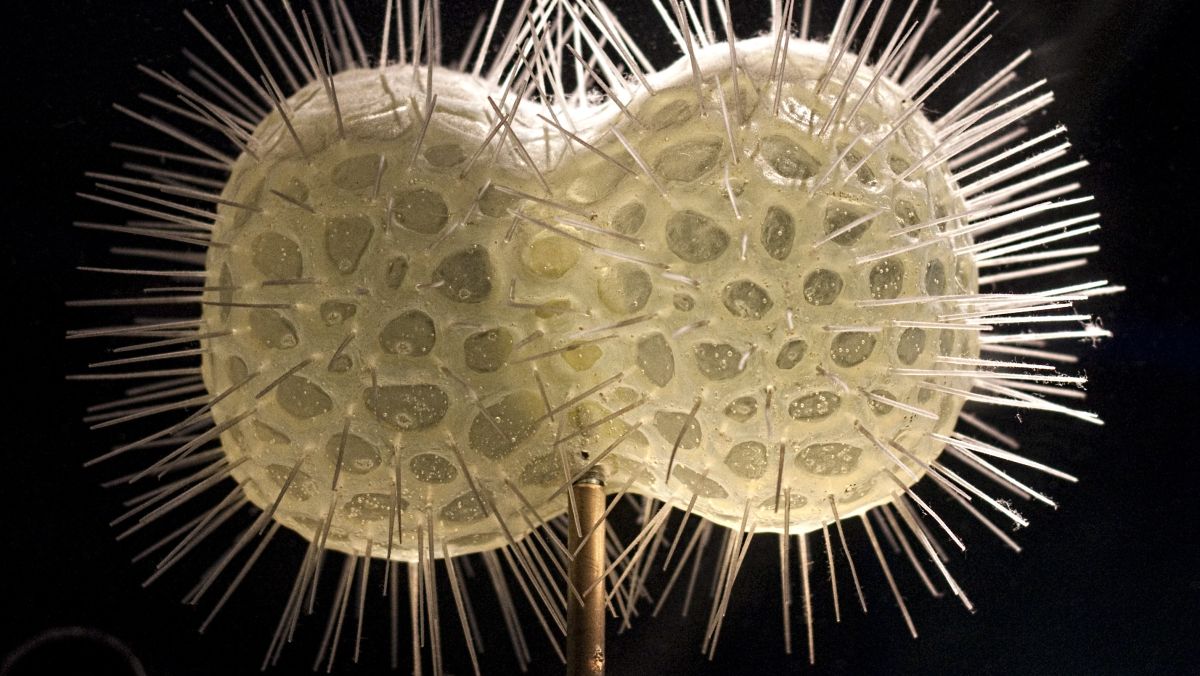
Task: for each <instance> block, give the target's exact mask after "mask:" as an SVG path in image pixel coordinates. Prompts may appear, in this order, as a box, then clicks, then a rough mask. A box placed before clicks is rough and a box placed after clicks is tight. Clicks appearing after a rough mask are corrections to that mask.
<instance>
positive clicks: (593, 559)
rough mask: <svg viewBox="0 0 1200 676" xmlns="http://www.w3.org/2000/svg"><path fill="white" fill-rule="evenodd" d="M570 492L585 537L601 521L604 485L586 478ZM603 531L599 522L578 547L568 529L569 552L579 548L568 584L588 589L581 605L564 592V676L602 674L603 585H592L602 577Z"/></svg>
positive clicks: (572, 529) (572, 528)
mask: <svg viewBox="0 0 1200 676" xmlns="http://www.w3.org/2000/svg"><path fill="white" fill-rule="evenodd" d="M571 491H572V492H573V493H574V495H575V505H576V506H577V508H578V509H579V525H580V527H581V528H582V530H583V532H584V533H585V534H586V533H588V532H589V531H591V530H592V526H593V525H595V524H596V523H597V522H599V521H600V520H601V519H603V518H604V502H605V499H604V483H603V481H601V480H600V479H599V478H598V477H585V478H583V479H581V480H579V481H578V482H577V483H575V484H574V485H572V486H571ZM604 529H605V525H604V524H603V523H601V524H600V525H599V526H597V527H596V529H595V531H593V532H591V535H590V536H589V538H588V540H587V543H586V544H584V545H583V547H580V546H579V543H580V536H579V533H578V532H577V531H576V530H575V524H574V523H573V522H572V523H570V524H569V525H568V527H567V530H568V532H569V533H570V536H569V537H568V543H569V548H570V550H571V551H575V550H576V548H578V549H579V553H578V554H576V555H575V558H574V559H572V560H571V564H570V574H569V575H570V578H571V585H572V586H574V587H575V589H576V590H578V591H579V592H582V591H583V590H585V589H588V588H591V591H590V592H588V594H587V596H584V597H583V605H580V603H579V596H578V595H577V594H576V593H574V592H572V591H570V590H568V593H567V676H603V674H604V664H605V646H604V597H605V586H604V585H603V584H594V583H595V582H596V580H598V579H599V578H600V576H601V575H603V574H604V568H605V552H604V541H605V537H606V536H605V533H604Z"/></svg>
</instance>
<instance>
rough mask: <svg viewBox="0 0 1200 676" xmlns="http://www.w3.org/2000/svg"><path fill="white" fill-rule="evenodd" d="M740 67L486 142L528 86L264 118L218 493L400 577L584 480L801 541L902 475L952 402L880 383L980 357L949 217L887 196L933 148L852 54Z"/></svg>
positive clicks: (862, 506) (939, 194)
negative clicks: (964, 315)
mask: <svg viewBox="0 0 1200 676" xmlns="http://www.w3.org/2000/svg"><path fill="white" fill-rule="evenodd" d="M736 46H737V66H738V67H737V69H736V72H735V71H734V70H733V69H731V68H730V50H729V46H728V44H724V43H722V44H715V45H711V46H709V47H706V48H702V49H698V50H697V52H696V60H695V63H694V64H693V63H692V62H691V61H690V60H689V59H687V58H685V59H683V60H681V61H679V62H677V63H676V64H674V65H673V66H671V67H669V68H666V69H664V70H661V71H658V72H655V73H652V74H648V75H647V76H646V82H645V83H637V82H631V84H630V90H631V92H632V94H631V95H630V96H629V97H628V100H621V101H620V103H617V102H614V101H613V100H611V99H610V98H606V99H605V100H604V101H603V102H601V103H594V102H593V103H589V102H587V101H582V102H578V103H576V104H573V105H570V106H566V107H564V106H551V105H543V104H542V103H539V102H537V101H534V100H530V98H532V97H526V98H523V99H522V100H521V101H520V104H519V105H518V106H516V108H515V112H514V104H513V101H514V97H515V96H517V95H520V94H523V93H525V90H526V88H528V87H530V85H529V84H528V82H526V81H523V80H520V79H518V80H517V81H515V82H512V83H511V86H509V87H508V89H507V90H496V89H495V88H493V87H492V86H490V85H489V84H488V83H486V82H485V81H484V80H482V79H480V78H476V77H472V76H471V75H470V74H466V73H460V72H455V71H449V70H446V69H443V68H440V67H434V68H432V71H427V70H426V67H425V66H419V67H413V66H411V65H404V66H402V65H392V66H388V67H387V68H384V69H364V70H352V71H347V72H342V73H338V74H336V75H334V76H332V82H331V83H322V82H314V83H310V84H309V85H307V86H305V87H304V88H302V89H300V90H299V91H298V92H296V93H295V94H294V95H292V96H291V97H290V98H288V99H287V100H286V101H285V102H283V103H282V104H281V105H280V106H278V107H277V109H276V112H274V113H272V114H271V115H269V116H268V117H267V118H266V119H265V120H264V121H262V123H261V124H260V125H259V126H258V128H257V130H256V131H255V132H254V136H253V141H252V142H251V143H250V146H249V147H250V150H251V151H252V152H246V153H243V154H242V156H241V157H240V158H239V159H238V161H237V164H236V165H235V167H234V170H233V172H232V174H231V177H230V179H229V181H228V184H227V185H226V188H225V189H224V191H223V193H222V198H223V200H224V201H225V202H226V203H225V204H222V205H221V206H220V209H219V218H218V220H217V222H216V227H215V229H214V230H213V233H212V241H213V243H214V244H213V245H212V246H211V247H210V248H209V251H208V254H207V264H206V268H207V277H208V280H209V282H208V290H207V291H206V292H205V300H206V304H205V308H204V311H203V322H204V327H203V329H202V330H203V332H205V333H208V334H211V335H219V336H221V337H220V339H219V340H210V341H208V344H207V345H206V346H205V347H206V348H207V352H206V353H205V355H204V359H203V374H204V380H205V383H206V385H207V387H208V389H209V391H210V393H211V394H213V395H214V397H215V403H214V404H213V407H212V412H213V417H214V420H215V422H216V426H217V429H218V430H220V436H221V442H222V445H223V447H224V450H225V453H226V454H227V455H228V459H229V461H230V462H231V464H233V465H234V468H233V476H234V477H235V478H236V479H237V481H238V482H239V483H240V484H241V485H242V487H243V489H244V491H245V494H246V496H247V497H248V498H249V499H250V500H251V501H252V502H253V503H255V504H256V505H258V506H260V507H262V508H263V509H272V510H273V512H272V516H273V518H274V519H275V520H277V521H279V522H280V523H282V524H283V525H284V526H286V527H287V528H290V529H292V530H294V531H296V532H298V533H299V534H301V535H302V536H304V537H305V538H308V539H310V540H311V539H319V540H322V541H323V544H324V545H325V546H326V547H327V548H330V549H335V550H339V551H343V552H346V553H352V554H359V555H361V554H363V553H365V552H367V551H370V552H371V553H372V555H374V556H377V557H378V556H384V555H385V551H390V556H391V557H392V558H393V559H396V560H409V561H411V560H416V559H417V558H418V543H419V541H421V540H424V539H425V538H428V537H433V538H436V540H437V542H438V544H439V546H438V548H437V550H436V551H435V554H436V555H437V556H442V555H443V553H448V554H450V555H459V554H468V553H472V552H479V551H487V550H490V549H494V548H496V547H499V546H503V545H505V544H507V543H508V542H510V541H511V540H514V539H520V538H521V537H523V536H524V535H526V534H527V533H528V532H529V531H530V530H531V529H532V528H534V527H537V526H538V525H539V523H541V522H543V521H546V520H549V519H551V518H553V517H556V516H559V515H562V514H563V513H564V512H565V511H566V510H567V508H568V495H567V491H565V490H564V488H565V486H567V485H569V483H570V482H571V480H573V479H575V478H577V476H578V475H579V474H580V472H581V471H582V470H590V472H591V473H592V474H598V475H599V476H601V477H602V478H603V481H604V484H605V487H606V490H607V491H608V492H609V493H626V494H633V495H640V496H645V497H649V498H653V499H656V500H661V501H670V502H671V503H672V504H674V505H676V506H678V507H681V508H682V507H686V506H689V505H690V506H691V509H692V511H693V512H694V513H695V514H696V515H698V516H699V517H702V518H705V519H709V520H711V521H713V522H716V523H718V524H720V525H723V526H726V527H731V528H742V529H746V528H748V526H747V524H748V523H751V522H752V523H753V527H754V528H755V529H756V530H757V531H758V532H783V531H784V530H785V528H786V529H788V530H790V532H791V533H795V534H799V533H803V532H808V531H811V530H814V529H819V528H820V527H821V526H822V524H824V523H830V522H832V521H833V520H834V519H835V514H836V515H837V516H840V517H842V518H845V517H847V516H852V515H856V514H860V513H864V512H865V511H866V510H868V509H870V508H872V507H874V506H876V505H879V504H882V503H886V502H889V501H891V500H892V499H893V495H894V494H895V492H896V491H897V490H899V488H900V487H902V486H906V485H910V484H912V483H914V482H915V481H916V480H917V479H919V478H920V477H921V476H923V475H924V471H923V467H925V466H927V464H928V462H930V461H931V460H933V459H935V458H936V457H937V456H938V454H939V453H940V451H941V448H942V444H941V442H940V441H938V440H937V439H936V438H935V436H933V435H939V434H948V433H949V431H950V430H952V429H953V428H954V426H955V423H956V420H957V417H958V414H959V409H960V408H961V405H962V399H961V398H959V397H956V396H953V395H951V394H946V393H944V392H943V391H942V390H939V389H937V388H936V387H930V386H929V383H935V384H936V383H939V382H944V383H945V384H946V385H951V384H953V383H952V382H951V381H949V380H944V381H939V380H938V378H936V377H933V378H930V377H928V376H923V377H921V378H917V377H913V376H911V375H906V374H905V373H904V372H905V371H910V372H912V371H924V372H928V371H932V370H938V369H946V368H950V367H947V366H946V359H945V358H951V359H953V358H966V359H971V358H975V357H978V355H979V346H978V340H977V335H976V334H975V333H973V332H972V331H966V330H953V329H951V328H945V324H944V323H942V322H939V316H940V315H945V314H946V313H948V312H952V311H961V308H962V306H961V304H954V303H952V302H950V300H951V297H955V296H958V297H960V298H961V297H962V295H964V294H974V293H977V291H978V282H977V275H976V271H975V267H974V264H973V261H972V259H971V257H970V255H969V254H961V255H956V253H955V252H956V250H961V249H962V248H963V247H965V246H967V245H969V244H970V240H969V236H954V235H953V234H952V233H953V230H954V228H955V227H957V226H958V225H959V222H958V221H955V220H952V219H950V218H948V216H951V215H953V214H956V213H962V212H963V211H964V204H963V202H962V200H961V198H959V197H958V196H956V194H955V190H956V186H955V184H954V182H953V179H952V178H951V176H950V174H949V171H948V170H946V169H944V165H936V166H934V167H933V168H931V169H927V170H920V171H914V172H909V171H908V170H909V168H910V167H911V166H912V165H913V164H914V163H916V162H918V161H920V160H922V159H923V158H925V157H927V156H928V155H929V153H930V152H931V151H932V150H933V149H934V146H935V144H936V143H937V135H936V133H935V131H934V128H933V126H932V125H931V124H930V123H929V122H928V120H926V119H925V118H924V116H923V115H922V114H921V113H919V112H917V113H916V114H906V112H907V111H908V110H909V108H910V107H911V106H912V105H913V103H912V101H911V100H910V99H909V98H908V95H907V94H906V93H905V92H904V91H903V90H902V88H901V87H900V86H899V85H897V84H895V83H893V82H891V81H890V80H889V79H887V78H885V77H884V78H878V79H876V78H875V73H874V72H873V71H872V70H871V69H870V68H866V67H863V68H859V69H858V70H857V71H852V66H853V61H854V58H855V57H854V55H853V54H849V53H848V54H847V55H846V57H845V58H843V59H841V60H838V61H837V65H836V67H835V68H834V69H833V70H832V71H830V70H828V68H829V65H830V62H831V61H832V59H830V58H829V56H830V55H829V47H828V46H827V45H824V44H819V43H813V42H807V41H801V40H791V41H790V43H789V46H788V51H787V58H786V64H785V65H784V66H783V67H782V68H781V67H780V66H779V65H777V64H776V63H773V58H772V57H773V56H774V54H775V44H774V40H773V38H771V37H761V38H755V39H749V40H742V41H738V42H737V43H736ZM773 69H774V70H773ZM781 71H782V78H780V77H779V73H780V72H781ZM430 72H432V78H431V79H427V77H428V75H429V73H430ZM851 72H854V75H853V79H852V81H850V82H846V79H847V78H849V77H850V74H851ZM873 80H874V82H873ZM429 82H432V91H430V90H429V88H428V83H429ZM330 84H331V85H332V87H331V88H332V90H333V92H335V97H334V96H330V95H329V94H330V91H329V88H328V87H329V85H330ZM647 85H648V87H647ZM843 90H845V91H846V96H844V97H843V98H842V99H841V100H839V98H838V95H839V94H840V93H841V92H842V91H843ZM864 91H865V92H866V96H865V97H864V96H863V93H864ZM547 96H548V97H549V98H551V99H555V98H559V97H558V94H557V93H555V92H548V93H547ZM335 99H336V109H335V107H334V103H333V102H334V100H335ZM547 103H552V101H551V102H547ZM850 112H853V114H852V115H850V114H848V113H850ZM831 114H832V115H834V116H836V117H837V121H836V123H834V124H829V125H826V122H827V120H829V117H830V116H831ZM897 120H900V121H902V122H901V123H900V124H899V125H897V126H893V124H894V123H895V122H896V121H897ZM822 129H824V131H825V133H824V134H822V133H820V132H821V130H822ZM939 220H940V222H939ZM943 299H945V300H943ZM280 496H282V497H280ZM781 496H786V497H785V499H783V500H781ZM781 503H786V504H781ZM832 503H835V504H832ZM535 512H536V514H535ZM785 520H786V524H785ZM418 531H421V533H420V537H419V534H418ZM389 542H391V543H394V544H393V546H392V547H391V548H390V549H389V550H385V549H384V547H383V545H384V543H389ZM442 543H444V544H445V549H444V550H443V549H442V547H441V544H442Z"/></svg>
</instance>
